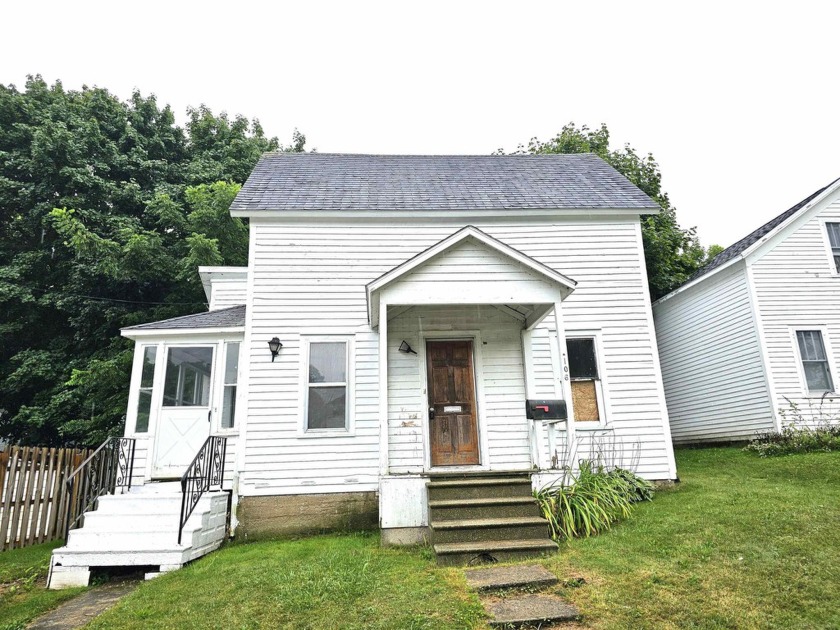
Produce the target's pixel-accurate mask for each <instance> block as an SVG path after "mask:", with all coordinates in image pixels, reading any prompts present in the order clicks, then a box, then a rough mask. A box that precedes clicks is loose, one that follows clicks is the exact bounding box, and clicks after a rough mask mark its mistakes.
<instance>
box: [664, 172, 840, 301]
mask: <svg viewBox="0 0 840 630" xmlns="http://www.w3.org/2000/svg"><path fill="white" fill-rule="evenodd" d="M837 188H840V178H838V179H835V180H834V181H833V182H831V183H830V184H828V185H827V186H823V187H822V188H820V189H819V190H817V191H815V192H813V193H811V194H810V195H808V196H807V197H805V199H803V200H802V201H800V202H799V203H797V204H796V205H794V206H792V207H790V208H788V209H787V210H785V211H784V212H782V213H781V214H780V215H779V216H777V217H774V218H773V219H771V220H770V221H768V222H767V223H765V224H764V225H762V226H761V227H759V228H758V229H756V230H753V231H752V232H750V233H749V234H747V235H746V236H745V237H744V238H742V239H741V240H739V241H737V242H735V243H733V244H732V245H730V246H729V247H727V248H726V249H724V250H723V251H722V252H721V253H720V254H718V255H717V256H715V257H714V258H713V259H712V260H711V261H710V262H709V263H708V264H707V265H705V266H704V267H703V268H701V269H699V270H698V271H696V272H695V273H694V274H693V275H692V276H691V277H689V278H688V280H686V281H685V282H683V283H682V284H681V285H680V286H679V287H677V288H676V289H674V290H673V291H671V292H670V293H668V294H667V295H664V296H662V297H661V298H659V299H658V300H656V302H661V301H663V300H666V299H668V298H670V297H671V296H672V295H674V294H675V293H677V292H680V291H682V290H683V289H684V288H686V287H687V286H688V285H689V284H694V283H695V282H696V281H698V280H700V279H701V278H703V277H704V276H706V275H709V274H711V273H713V272H715V271H716V270H718V269H720V268H722V267H724V266H726V265H727V264H728V263H730V262H732V261H734V260H735V259H736V258H739V257H745V256H746V255H747V254H749V253H750V252H752V251H753V250H754V249H755V248H757V247H758V246H759V245H761V243H762V242H763V241H764V240H766V238H765V237H769V236H770V235H771V234H772V233H774V232H777V231H779V230H781V229H783V228H784V227H785V226H786V225H788V224H789V223H790V222H792V221H793V220H794V219H795V218H796V217H797V216H798V215H799V214H800V213H802V212H806V211H807V210H809V209H810V208H812V207H813V206H814V203H816V202H817V201H818V200H819V199H821V198H823V197H824V196H825V195H828V194H830V193H831V192H833V191H834V190H835V189H837Z"/></svg>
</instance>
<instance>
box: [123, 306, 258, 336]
mask: <svg viewBox="0 0 840 630" xmlns="http://www.w3.org/2000/svg"><path fill="white" fill-rule="evenodd" d="M242 330H245V306H244V305H243V306H231V307H230V308H220V309H218V310H215V311H207V312H205V313H195V314H193V315H183V316H181V317H171V318H169V319H163V320H160V321H157V322H149V323H147V324H138V325H136V326H128V327H126V328H121V329H120V334H121V335H122V336H123V337H133V336H139V335H142V334H147V333H152V332H158V333H161V332H168V333H172V332H183V333H197V332H220V333H221V332H235V331H242Z"/></svg>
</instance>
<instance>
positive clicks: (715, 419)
mask: <svg viewBox="0 0 840 630" xmlns="http://www.w3.org/2000/svg"><path fill="white" fill-rule="evenodd" d="M654 316H655V320H656V333H657V338H658V342H659V355H660V360H661V365H662V377H663V381H664V385H665V396H666V399H667V403H668V414H669V416H670V419H671V436H672V437H673V440H674V442H675V443H686V442H692V441H707V440H737V439H747V438H750V437H752V436H754V435H755V434H756V433H760V432H764V431H770V430H772V429H773V415H772V407H771V404H770V394H769V389H768V386H767V382H766V379H765V376H764V370H763V368H762V358H761V350H760V347H759V339H758V333H757V330H756V327H755V323H754V318H753V314H752V307H751V304H750V294H749V290H748V286H747V274H746V270H745V266H744V265H743V264H742V263H739V264H736V265H733V266H732V267H730V268H729V269H727V270H724V271H722V272H720V273H719V274H717V275H716V276H713V277H711V278H709V279H708V280H707V281H705V282H703V283H700V284H698V285H696V286H695V287H693V288H690V289H688V290H686V291H685V292H684V293H682V294H678V295H675V296H674V297H672V298H670V299H669V300H666V301H665V302H663V303H661V304H657V305H656V306H654Z"/></svg>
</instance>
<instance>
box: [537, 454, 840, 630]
mask: <svg viewBox="0 0 840 630" xmlns="http://www.w3.org/2000/svg"><path fill="white" fill-rule="evenodd" d="M677 469H678V471H679V474H680V478H681V479H682V482H681V483H680V484H679V485H678V486H677V487H676V488H674V489H672V490H666V491H660V492H658V493H657V494H656V496H655V498H654V500H653V502H652V503H643V504H641V505H639V507H638V509H637V510H636V511H635V512H634V514H633V516H632V518H630V519H629V520H628V521H625V522H623V523H621V524H619V525H618V526H616V527H615V528H614V529H613V530H612V531H610V532H609V533H607V534H604V535H602V536H598V537H596V538H590V539H585V540H574V541H572V542H570V543H569V544H567V545H564V546H563V547H564V548H562V549H561V553H560V554H558V555H557V556H556V557H554V558H552V559H550V560H547V561H546V566H548V567H549V568H550V569H552V570H554V571H555V572H556V573H557V575H558V576H559V577H561V579H562V578H564V577H568V576H570V575H580V576H583V577H584V578H585V579H586V584H585V585H584V586H582V587H580V588H575V589H566V590H565V595H566V596H567V597H568V598H569V599H571V600H572V601H573V602H574V603H575V604H576V605H577V606H578V607H579V608H580V609H581V610H582V611H583V612H584V614H585V621H586V623H587V624H588V625H590V626H592V627H595V628H832V627H840V579H838V575H840V573H838V572H840V526H838V524H840V453H819V454H817V453H814V454H807V455H793V456H789V457H780V458H770V459H761V458H758V457H757V456H755V455H753V454H750V453H744V452H742V451H741V450H740V449H736V448H718V449H702V450H682V451H677Z"/></svg>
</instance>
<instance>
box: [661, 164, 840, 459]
mask: <svg viewBox="0 0 840 630" xmlns="http://www.w3.org/2000/svg"><path fill="white" fill-rule="evenodd" d="M653 311H654V318H655V322H656V333H657V338H658V341H659V356H660V360H661V363H662V374H663V379H664V382H665V395H666V398H667V400H668V412H669V415H670V418H671V434H672V436H673V438H674V442H675V443H678V444H679V443H690V442H714V441H734V440H746V439H749V438H752V437H754V436H755V435H756V434H760V433H766V432H774V431H779V430H780V429H781V426H782V424H787V423H791V422H792V423H803V424H806V425H811V424H814V423H819V422H821V421H824V420H826V419H827V417H828V416H829V415H830V414H832V413H833V414H834V416H835V417H836V416H837V414H838V411H840V406H838V403H840V396H838V393H837V392H838V386H840V380H838V379H840V180H837V181H835V182H832V183H831V184H829V185H828V186H826V187H825V188H823V189H821V190H818V191H817V192H815V193H814V194H812V195H811V196H809V197H808V198H806V199H804V200H802V201H801V202H800V203H798V204H796V205H795V206H793V207H792V208H790V209H789V210H787V211H786V212H784V213H782V214H781V215H779V216H778V217H776V218H775V219H773V220H772V221H770V222H769V223H767V224H766V225H763V226H761V227H760V228H758V229H757V230H756V231H754V232H753V233H751V234H750V235H748V236H747V237H746V238H744V239H742V240H740V241H738V242H737V243H735V244H734V245H732V246H731V247H729V248H727V249H726V250H724V251H723V252H721V253H720V254H719V255H718V256H717V257H716V258H714V259H713V260H712V262H711V263H709V264H708V265H707V266H706V267H705V268H703V269H701V270H700V271H699V272H698V273H697V274H695V275H694V277H692V278H691V279H690V280H689V281H688V282H686V283H685V284H684V285H683V286H681V287H679V288H678V289H676V290H675V291H672V292H671V293H669V294H668V295H666V296H664V297H662V298H660V299H659V300H657V301H656V302H655V303H654V305H653Z"/></svg>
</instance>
